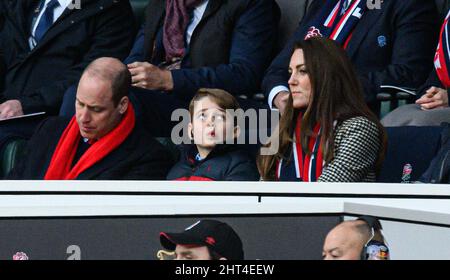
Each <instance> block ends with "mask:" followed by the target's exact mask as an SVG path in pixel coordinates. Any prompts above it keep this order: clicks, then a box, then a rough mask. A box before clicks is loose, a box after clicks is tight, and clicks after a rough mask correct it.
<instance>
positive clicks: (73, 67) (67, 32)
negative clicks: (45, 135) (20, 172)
mask: <svg viewBox="0 0 450 280" xmlns="http://www.w3.org/2000/svg"><path fill="white" fill-rule="evenodd" d="M79 3H80V6H77V5H74V4H73V3H72V1H71V0H40V1H29V0H16V1H4V0H2V7H3V9H4V10H3V16H4V18H5V21H4V27H3V29H2V30H0V71H1V72H0V80H1V82H0V85H2V88H0V119H7V118H11V117H18V116H22V115H24V114H30V113H36V112H41V111H44V112H47V114H49V115H54V114H58V112H59V110H60V106H61V103H62V100H63V95H64V93H65V91H66V90H67V88H68V87H69V86H70V85H72V84H74V83H76V82H77V81H78V80H79V79H80V76H81V74H82V72H83V70H84V68H85V67H86V66H87V65H88V64H89V63H90V62H92V61H93V60H95V59H96V58H99V57H104V56H109V57H115V58H119V59H124V58H125V57H126V55H127V53H128V52H129V50H130V47H131V44H132V40H133V35H134V33H133V28H134V24H133V20H132V19H133V13H132V10H131V7H130V3H129V1H128V0H81V1H80V2H79ZM37 124H38V122H37V121H35V122H32V121H27V120H22V121H21V123H17V122H15V123H13V124H7V123H2V124H0V147H1V145H2V144H3V143H4V141H6V139H7V138H9V137H12V136H19V137H25V138H28V137H30V136H31V134H32V133H33V131H34V129H35V128H36V126H37Z"/></svg>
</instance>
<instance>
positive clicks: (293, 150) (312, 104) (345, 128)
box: [258, 37, 386, 182]
mask: <svg viewBox="0 0 450 280" xmlns="http://www.w3.org/2000/svg"><path fill="white" fill-rule="evenodd" d="M289 73H291V78H290V79H289V87H290V91H289V92H290V93H289V98H288V102H287V105H286V110H285V112H284V114H283V115H282V116H281V120H280V124H279V130H278V134H274V135H272V138H275V137H276V138H278V141H276V140H273V139H272V140H271V142H274V141H276V142H277V143H278V142H279V149H278V151H276V153H275V154H274V155H261V156H260V158H259V160H258V167H259V170H260V174H261V176H262V178H263V179H264V180H279V181H303V182H314V181H319V182H374V181H375V175H376V170H377V168H378V167H379V166H380V165H381V163H382V161H383V158H384V152H385V146H386V136H385V132H384V129H383V127H382V126H381V124H380V122H379V121H378V119H377V117H376V116H375V115H374V114H373V113H372V112H371V111H370V109H369V108H368V106H367V105H366V104H365V102H364V96H363V90H362V87H361V84H360V82H359V80H358V78H357V76H356V73H355V71H354V70H353V67H352V64H351V62H350V60H349V59H348V57H347V55H346V53H345V51H344V50H343V49H342V48H340V46H339V45H338V44H337V43H336V42H334V41H332V40H330V39H326V38H320V37H314V38H311V39H308V40H305V41H302V42H299V43H297V44H296V45H295V48H294V52H293V54H292V58H291V62H290V65H289ZM268 146H269V147H270V143H269V145H268Z"/></svg>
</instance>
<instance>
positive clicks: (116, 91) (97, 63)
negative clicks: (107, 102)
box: [83, 57, 131, 107]
mask: <svg viewBox="0 0 450 280" xmlns="http://www.w3.org/2000/svg"><path fill="white" fill-rule="evenodd" d="M105 60H109V61H110V62H113V63H116V64H117V65H114V67H106V66H105V65H102V64H101V62H103V61H105ZM85 73H89V74H90V75H92V76H96V77H98V78H100V79H101V80H104V81H108V82H110V84H111V91H112V101H113V103H114V106H115V107H117V106H118V105H119V103H120V100H122V98H123V97H124V96H128V92H129V91H130V87H131V73H130V71H129V70H128V68H127V66H126V65H125V64H123V63H122V62H121V61H120V60H118V59H116V58H109V57H104V58H99V59H96V60H94V61H93V62H91V64H89V66H88V67H87V68H86V70H85V71H84V73H83V75H84V74H85Z"/></svg>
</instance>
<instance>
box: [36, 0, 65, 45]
mask: <svg viewBox="0 0 450 280" xmlns="http://www.w3.org/2000/svg"><path fill="white" fill-rule="evenodd" d="M58 6H59V2H58V0H51V1H50V2H49V3H48V4H47V6H46V7H45V11H44V14H43V15H42V16H41V19H40V20H39V23H38V25H37V27H36V31H35V32H34V38H35V40H36V42H39V41H40V40H41V39H42V37H44V35H45V33H46V32H47V30H48V29H50V27H51V26H52V25H53V12H54V11H55V9H56V8H57V7H58Z"/></svg>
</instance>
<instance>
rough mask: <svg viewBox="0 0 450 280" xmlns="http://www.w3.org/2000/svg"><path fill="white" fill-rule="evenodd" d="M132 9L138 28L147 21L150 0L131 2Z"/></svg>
mask: <svg viewBox="0 0 450 280" xmlns="http://www.w3.org/2000/svg"><path fill="white" fill-rule="evenodd" d="M130 4H131V7H132V8H133V13H134V16H135V17H136V21H137V23H138V26H141V25H142V23H144V19H145V8H146V7H147V4H148V0H130Z"/></svg>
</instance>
